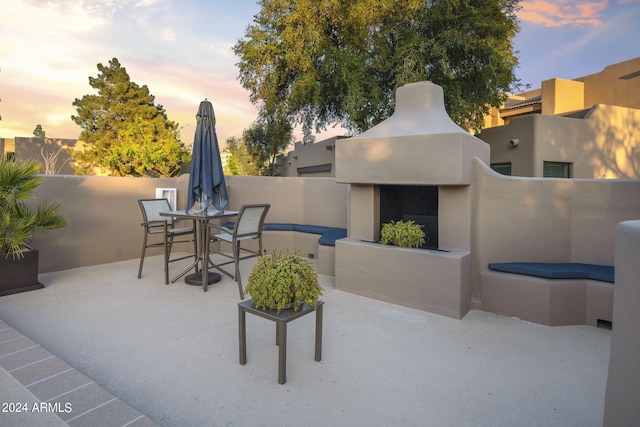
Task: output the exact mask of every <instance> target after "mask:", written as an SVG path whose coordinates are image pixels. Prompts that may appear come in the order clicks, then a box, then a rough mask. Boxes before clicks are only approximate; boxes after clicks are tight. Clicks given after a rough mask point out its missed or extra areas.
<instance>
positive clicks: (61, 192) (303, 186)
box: [32, 175, 348, 273]
mask: <svg viewBox="0 0 640 427" xmlns="http://www.w3.org/2000/svg"><path fill="white" fill-rule="evenodd" d="M42 178H43V184H42V185H41V186H40V187H38V189H37V190H36V199H35V200H33V201H32V202H33V203H35V202H37V201H38V200H51V201H57V202H59V203H61V205H62V209H63V212H64V215H65V217H66V218H67V220H68V221H69V225H68V226H67V227H64V228H61V229H58V230H53V231H50V232H47V233H45V234H41V235H38V236H36V237H35V238H34V239H33V242H32V243H33V246H34V247H35V248H37V249H38V250H40V272H41V273H44V272H49V271H59V270H66V269H69V268H76V267H82V266H88V265H99V264H106V263H110V262H115V261H122V260H127V259H134V258H138V257H139V256H140V250H141V245H142V227H140V223H141V222H142V215H141V213H140V208H139V207H138V199H141V198H153V197H155V189H156V188H177V189H178V209H184V208H185V205H186V198H187V193H186V188H187V185H188V182H189V176H188V175H183V176H181V177H178V178H162V179H160V178H118V177H101V176H73V175H43V176H42ZM226 183H227V187H228V192H229V206H228V208H229V209H235V210H237V209H238V208H240V206H241V205H242V204H249V203H263V202H266V203H271V205H272V206H271V210H270V211H269V214H268V217H267V220H268V221H269V222H290V223H300V224H315V225H325V226H332V227H344V228H346V224H347V207H346V206H347V192H348V186H347V185H344V184H336V182H335V180H334V179H332V178H326V179H325V178H276V177H240V176H229V177H226ZM179 249H184V250H189V248H188V247H186V246H185V247H184V248H179ZM150 253H151V254H155V253H158V254H160V253H161V252H160V250H155V252H154V250H152V252H150Z"/></svg>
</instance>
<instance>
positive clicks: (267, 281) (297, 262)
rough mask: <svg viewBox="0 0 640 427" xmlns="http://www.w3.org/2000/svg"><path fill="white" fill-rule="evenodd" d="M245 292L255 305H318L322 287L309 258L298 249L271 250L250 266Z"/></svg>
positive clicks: (268, 307)
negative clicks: (293, 252) (293, 250)
mask: <svg viewBox="0 0 640 427" xmlns="http://www.w3.org/2000/svg"><path fill="white" fill-rule="evenodd" d="M245 292H246V293H247V294H249V295H250V296H251V299H252V300H253V304H254V305H255V306H256V308H260V309H267V310H276V311H277V312H278V313H279V312H280V311H281V310H284V309H287V308H293V309H294V310H298V309H299V307H300V306H301V305H302V304H307V305H308V306H310V307H312V308H316V307H317V306H318V301H319V298H320V296H321V295H322V288H321V287H320V284H319V283H318V275H317V273H316V271H315V270H314V268H313V265H312V264H311V262H309V261H308V260H306V259H303V258H301V257H300V256H299V255H298V254H297V253H295V254H289V253H282V252H279V251H277V250H274V251H273V252H272V253H271V255H264V256H261V257H260V258H259V259H258V262H257V263H256V264H255V265H254V267H253V269H252V270H251V275H250V276H249V280H248V281H247V287H246V290H245Z"/></svg>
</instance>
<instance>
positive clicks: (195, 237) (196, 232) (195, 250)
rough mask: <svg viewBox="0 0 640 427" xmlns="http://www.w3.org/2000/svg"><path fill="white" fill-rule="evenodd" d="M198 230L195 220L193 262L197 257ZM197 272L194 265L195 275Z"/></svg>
mask: <svg viewBox="0 0 640 427" xmlns="http://www.w3.org/2000/svg"><path fill="white" fill-rule="evenodd" d="M197 236H198V228H197V225H196V222H195V220H194V221H193V260H194V261H195V260H196V258H197V256H198V237H197ZM197 272H198V265H197V264H196V273H197Z"/></svg>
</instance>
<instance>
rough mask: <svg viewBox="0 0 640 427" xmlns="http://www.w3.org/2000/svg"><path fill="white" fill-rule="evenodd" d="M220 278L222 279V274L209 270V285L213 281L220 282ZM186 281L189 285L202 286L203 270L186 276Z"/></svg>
mask: <svg viewBox="0 0 640 427" xmlns="http://www.w3.org/2000/svg"><path fill="white" fill-rule="evenodd" d="M220 279H222V276H221V275H220V274H218V273H214V272H213V271H210V272H209V280H208V282H209V283H208V284H209V285H210V284H212V283H216V282H219V281H220ZM184 283H186V284H187V285H194V286H202V272H199V273H193V274H189V275H187V276H185V278H184Z"/></svg>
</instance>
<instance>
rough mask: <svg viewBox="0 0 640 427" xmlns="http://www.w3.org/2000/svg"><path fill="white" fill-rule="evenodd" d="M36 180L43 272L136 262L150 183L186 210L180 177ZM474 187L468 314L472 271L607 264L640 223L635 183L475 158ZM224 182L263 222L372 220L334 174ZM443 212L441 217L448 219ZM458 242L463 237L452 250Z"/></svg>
mask: <svg viewBox="0 0 640 427" xmlns="http://www.w3.org/2000/svg"><path fill="white" fill-rule="evenodd" d="M43 179H44V183H43V185H42V186H41V187H39V188H38V190H37V196H38V199H40V198H43V199H48V200H56V201H58V202H60V203H61V204H62V207H63V210H64V213H65V215H66V217H67V219H68V220H69V225H68V226H67V227H65V228H63V229H59V230H54V231H52V232H50V233H47V234H45V235H41V236H37V237H36V238H35V239H34V241H33V245H34V247H36V248H38V249H39V250H40V252H41V253H40V271H41V272H47V271H58V270H65V269H69V268H74V267H80V266H87V265H97V264H105V263H109V262H114V261H119V260H126V259H134V258H137V257H138V256H139V252H140V245H141V239H142V229H141V227H140V222H141V214H140V211H139V207H138V204H137V200H138V199H139V198H153V197H155V188H157V187H160V188H163V187H167V188H178V202H179V208H184V204H185V201H186V192H185V188H186V185H187V183H188V176H186V175H185V176H182V177H180V178H175V179H152V178H139V179H138V178H113V177H94V176H91V177H81V176H61V175H47V176H43ZM473 181H474V184H473V185H472V188H473V191H472V193H473V195H472V197H473V202H472V207H471V211H472V215H471V218H472V219H471V221H472V223H471V225H468V224H466V223H465V224H463V228H466V227H470V228H471V230H470V231H471V248H470V249H471V251H470V252H471V257H472V259H471V260H472V262H471V263H472V274H471V279H472V307H475V308H481V300H482V292H481V289H480V288H479V281H478V274H479V273H480V272H481V271H483V270H486V269H487V265H488V264H489V263H492V262H507V261H549V262H551V261H555V262H561V261H575V262H587V263H599V264H609V265H612V264H613V262H614V230H615V227H616V225H617V224H618V223H619V222H621V221H626V220H633V219H640V181H638V180H606V181H605V180H593V179H591V180H563V179H542V178H517V177H506V176H502V175H499V174H497V173H495V172H493V171H492V170H491V169H489V168H488V167H487V166H486V165H485V164H484V163H483V162H480V161H478V160H476V161H475V162H474V172H473ZM227 186H228V189H229V198H230V206H229V207H230V208H231V209H237V208H239V207H240V206H241V205H242V204H245V203H259V202H266V203H271V205H272V208H271V210H270V212H269V216H268V218H267V220H268V221H269V222H292V223H301V224H315V225H326V226H333V227H345V228H347V221H350V224H349V229H350V233H351V229H353V230H356V229H357V228H358V224H359V223H360V222H362V223H367V224H368V223H369V222H371V221H370V218H369V217H370V216H371V214H372V212H371V211H369V210H367V211H363V212H360V213H358V212H351V213H350V214H348V213H347V203H348V194H349V188H350V187H349V186H348V185H346V184H336V183H335V180H334V179H332V178H274V177H236V176H229V177H227ZM355 188H356V189H357V188H359V187H358V186H355ZM445 210H446V208H444V207H443V210H442V211H441V212H440V216H441V217H444V216H455V212H453V213H451V214H449V213H448V212H446V211H445ZM463 210H464V209H463ZM360 217H361V218H360ZM360 220H361V221H360ZM443 222H444V223H445V224H448V221H443ZM351 234H353V233H351ZM356 235H357V234H356ZM465 246H466V243H465V242H464V239H462V240H461V241H460V242H458V244H457V245H456V247H457V248H462V249H465ZM283 249H284V248H283ZM407 274H409V272H407Z"/></svg>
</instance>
